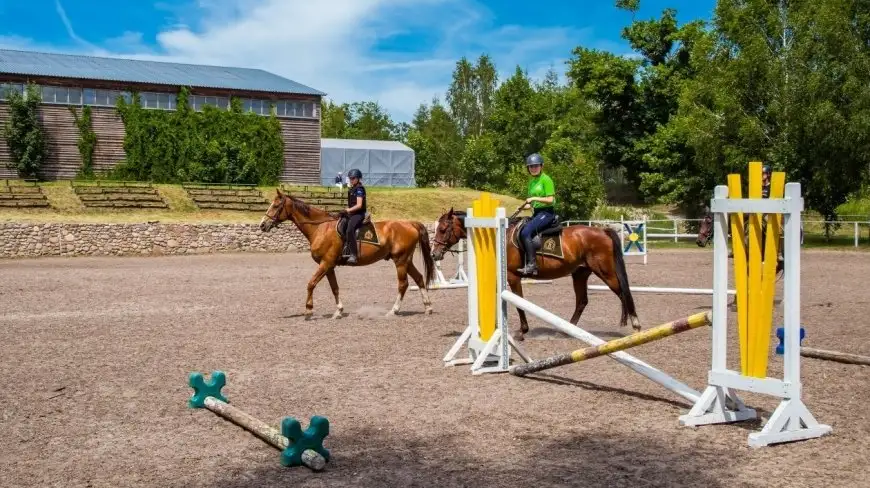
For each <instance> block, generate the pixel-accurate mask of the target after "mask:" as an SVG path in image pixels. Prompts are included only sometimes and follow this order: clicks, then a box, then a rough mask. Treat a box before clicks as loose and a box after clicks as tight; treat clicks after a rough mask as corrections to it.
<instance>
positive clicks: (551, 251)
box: [511, 215, 564, 258]
mask: <svg viewBox="0 0 870 488" xmlns="http://www.w3.org/2000/svg"><path fill="white" fill-rule="evenodd" d="M530 219H531V217H523V218H522V219H520V222H519V223H518V224H517V225H516V227H515V228H514V231H513V235H512V236H511V243H512V244H513V245H514V246H516V248H517V249H519V250H520V252H521V253H523V254H525V251H526V249H525V246H524V245H523V242H522V240H521V239H520V232H522V230H523V227H525V226H526V224H528V223H529V220H530ZM562 229H563V227H562V224H560V223H559V216H558V215H557V216H556V218H555V219H554V220H553V223H552V224H550V226H549V227H545V228H544V229H541V230H540V231H538V232H537V233H536V234H535V236H534V237H532V245H533V246H534V247H535V254H538V255H542V256H553V257H556V258H563V257H564V255H563V254H562Z"/></svg>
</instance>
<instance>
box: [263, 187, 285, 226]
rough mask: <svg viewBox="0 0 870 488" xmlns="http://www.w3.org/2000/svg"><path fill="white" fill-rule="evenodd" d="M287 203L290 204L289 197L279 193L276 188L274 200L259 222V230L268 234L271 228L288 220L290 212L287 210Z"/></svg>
mask: <svg viewBox="0 0 870 488" xmlns="http://www.w3.org/2000/svg"><path fill="white" fill-rule="evenodd" d="M288 203H290V196H289V195H285V194H283V193H281V189H280V188H278V189H277V191H276V192H275V198H273V199H272V203H271V204H270V205H269V208H268V209H266V215H264V216H263V218H262V220H260V230H261V231H263V232H269V231H270V230H272V228H273V227H278V224H280V223H281V222H284V221H285V220H287V219H289V218H290V211H289V210H288V208H287V207H288V205H287V204H288Z"/></svg>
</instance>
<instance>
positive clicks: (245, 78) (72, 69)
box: [0, 49, 326, 96]
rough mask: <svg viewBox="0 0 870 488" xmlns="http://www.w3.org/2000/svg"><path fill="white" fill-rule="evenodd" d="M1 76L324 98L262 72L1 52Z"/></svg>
mask: <svg viewBox="0 0 870 488" xmlns="http://www.w3.org/2000/svg"><path fill="white" fill-rule="evenodd" d="M0 73H7V74H16V75H27V76H49V77H57V78H76V79H85V80H102V81H116V82H128V83H149V84H156V85H172V86H191V87H198V88H220V89H226V90H250V91H265V92H276V93H293V94H300V95H321V96H323V95H326V94H325V93H323V92H321V91H319V90H315V89H314V88H311V87H309V86H305V85H303V84H301V83H297V82H295V81H292V80H288V79H287V78H282V77H280V76H278V75H275V74H272V73H269V72H268V71H264V70H261V69H251V68H229V67H225V66H206V65H197V64H181V63H166V62H158V61H140V60H133V59H122V58H100V57H95V56H79V55H73V54H54V53H42V52H34V51H16V50H10V49H0Z"/></svg>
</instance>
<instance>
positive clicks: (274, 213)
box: [260, 189, 435, 318]
mask: <svg viewBox="0 0 870 488" xmlns="http://www.w3.org/2000/svg"><path fill="white" fill-rule="evenodd" d="M285 220H290V221H292V222H293V223H294V224H296V227H297V228H298V229H299V231H300V232H302V234H303V235H304V236H305V238H306V239H308V243H309V244H310V247H311V257H312V258H313V259H314V262H316V263H317V264H319V266H318V268H317V271H315V272H314V276H312V277H311V280H309V281H308V300H306V302H305V316H306V317H310V316H311V314H312V313H313V309H314V289H315V288H316V287H317V284H318V283H319V282H320V280H322V279H323V277H324V276H326V279H327V280H329V286H330V288H332V294H333V296H335V306H336V308H337V310H336V311H335V314H333V318H339V317H341V312H342V310H343V309H344V307H343V306H342V304H341V299H340V298H339V296H338V280H337V279H336V277H335V267H336V266H338V265H343V264H344V261H343V258H342V248H343V247H344V240H343V239H342V237H341V236H340V235H339V234H338V230H337V225H338V222H339V218H338V217H336V216H335V215H334V214H331V213H330V212H327V211H325V210H321V209H319V208H315V207H312V206H310V205H308V204H306V203H305V202H303V201H302V200H300V199H298V198H295V197H293V196H291V195H290V194H288V193H282V192H281V190H280V189H279V190H278V191H277V192H276V195H275V198H273V199H272V204H271V205H269V208H268V209H267V210H266V215H265V216H264V217H263V219H262V220H261V221H260V230H262V231H263V232H269V231H270V230H272V228H273V227H277V226H278V224H280V223H281V222H283V221H285ZM364 226H365V224H364ZM372 226H373V227H374V230H375V233H376V237H377V240H378V241H379V242H378V244H373V243H371V242H364V240H363V239H359V240H358V242H359V246H360V251H359V261H358V262H357V264H355V265H354V266H366V265H369V264H373V263H376V262H379V261H388V260H393V262H394V263H395V265H396V272H397V273H398V282H399V296H398V297H397V298H396V303H395V304H394V305H393V308H392V309H391V310H390V312H389V313H388V314H387V315H388V316H389V315H395V314H396V313H397V312H398V311H399V308H400V306H401V304H402V299H403V298H404V296H405V291H406V290H407V289H408V275H409V274H410V275H411V278H413V279H414V282H415V283H417V286H418V287H419V288H420V294H421V295H422V297H423V305H424V306H425V307H426V313H427V314H431V313H432V302H431V301H430V300H429V293H428V286H429V282H430V280H431V277H432V275H433V274H434V272H435V262H434V261H433V260H432V257H431V256H430V252H431V251H430V245H429V231H427V230H426V226H424V225H423V224H422V223H420V222H414V221H401V220H384V221H379V222H372ZM418 243H419V244H420V249H421V251H422V253H423V263H424V265H425V272H426V280H425V281H424V280H423V276H421V274H420V271H418V270H417V268H416V267H415V266H414V261H413V258H414V251H415V250H416V248H417V244H418Z"/></svg>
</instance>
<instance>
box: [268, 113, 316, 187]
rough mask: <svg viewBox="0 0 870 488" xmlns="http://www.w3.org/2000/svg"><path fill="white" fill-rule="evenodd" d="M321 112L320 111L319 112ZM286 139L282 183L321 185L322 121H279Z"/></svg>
mask: <svg viewBox="0 0 870 488" xmlns="http://www.w3.org/2000/svg"><path fill="white" fill-rule="evenodd" d="M318 112H319V110H318ZM278 120H279V121H280V122H281V136H282V138H283V139H284V170H283V171H282V172H281V181H284V182H290V183H300V184H309V185H319V184H320V120H319V119H278Z"/></svg>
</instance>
